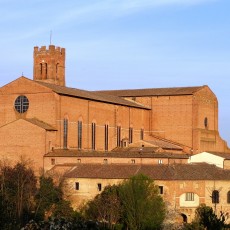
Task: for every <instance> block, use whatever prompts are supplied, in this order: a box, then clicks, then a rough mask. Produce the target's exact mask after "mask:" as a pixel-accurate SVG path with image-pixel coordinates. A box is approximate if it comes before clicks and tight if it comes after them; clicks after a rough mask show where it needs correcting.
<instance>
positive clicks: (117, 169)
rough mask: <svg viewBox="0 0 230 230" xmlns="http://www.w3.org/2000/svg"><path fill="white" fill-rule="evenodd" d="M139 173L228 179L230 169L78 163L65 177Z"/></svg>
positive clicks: (156, 177)
mask: <svg viewBox="0 0 230 230" xmlns="http://www.w3.org/2000/svg"><path fill="white" fill-rule="evenodd" d="M140 173H141V174H144V175H147V176H149V177H150V178H152V179H153V180H230V170H224V169H220V168H217V167H216V166H214V165H209V164H204V163H203V164H201V163H200V164H174V165H135V164H130V165H122V164H78V165H76V166H75V167H73V168H72V169H71V170H70V171H69V172H67V173H66V174H65V177H67V178H101V179H128V178H130V177H131V176H134V175H137V174H140Z"/></svg>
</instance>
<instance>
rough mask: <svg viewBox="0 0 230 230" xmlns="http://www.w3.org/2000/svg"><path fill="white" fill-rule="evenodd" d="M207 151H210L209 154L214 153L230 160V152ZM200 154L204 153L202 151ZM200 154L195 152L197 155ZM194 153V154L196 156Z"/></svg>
mask: <svg viewBox="0 0 230 230" xmlns="http://www.w3.org/2000/svg"><path fill="white" fill-rule="evenodd" d="M206 153H209V154H213V155H215V156H218V157H222V158H224V159H226V160H230V153H222V152H209V151H208V152H206ZM198 154H202V153H198ZM198 154H195V155H198ZM195 155H194V156H195Z"/></svg>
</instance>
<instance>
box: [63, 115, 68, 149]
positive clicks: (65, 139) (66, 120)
mask: <svg viewBox="0 0 230 230" xmlns="http://www.w3.org/2000/svg"><path fill="white" fill-rule="evenodd" d="M63 127H64V128H63V148H64V149H67V146H68V143H67V142H68V119H66V118H65V119H64V121H63Z"/></svg>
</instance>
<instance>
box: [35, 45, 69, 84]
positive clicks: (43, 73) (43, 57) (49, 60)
mask: <svg viewBox="0 0 230 230" xmlns="http://www.w3.org/2000/svg"><path fill="white" fill-rule="evenodd" d="M34 80H35V81H44V82H47V83H51V84H56V85H61V86H65V48H60V47H55V46H54V45H49V48H48V49H46V46H41V48H39V47H37V46H35V47H34Z"/></svg>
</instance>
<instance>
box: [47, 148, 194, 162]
mask: <svg viewBox="0 0 230 230" xmlns="http://www.w3.org/2000/svg"><path fill="white" fill-rule="evenodd" d="M135 149H137V148H135ZM138 149H140V148H138ZM144 149H146V150H144ZM44 156H45V157H106V158H109V157H113V158H133V157H136V158H159V157H161V158H173V159H174V158H179V159H188V158H189V155H188V154H181V153H168V152H154V149H153V148H148V147H147V148H146V147H144V148H143V150H142V151H140V150H136V151H129V152H127V151H119V149H117V150H113V151H110V152H108V151H106V152H97V151H83V150H77V149H54V150H52V151H51V152H48V153H46V154H45V155H44Z"/></svg>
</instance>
